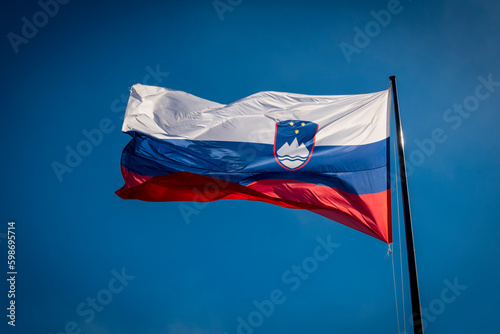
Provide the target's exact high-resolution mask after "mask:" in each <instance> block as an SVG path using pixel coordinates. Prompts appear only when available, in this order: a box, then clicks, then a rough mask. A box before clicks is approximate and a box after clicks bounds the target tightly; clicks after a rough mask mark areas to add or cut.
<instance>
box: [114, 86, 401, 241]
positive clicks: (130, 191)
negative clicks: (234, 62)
mask: <svg viewBox="0 0 500 334" xmlns="http://www.w3.org/2000/svg"><path fill="white" fill-rule="evenodd" d="M390 98H391V96H390V91H389V90H384V91H381V92H377V93H371V94H360V95H339V96H325V95H322V96H313V95H301V94H291V93H280V92H260V93H257V94H254V95H251V96H249V97H246V98H243V99H241V100H238V101H236V102H234V103H231V104H227V105H224V104H219V103H216V102H212V101H208V100H205V99H202V98H199V97H196V96H193V95H191V94H188V93H185V92H182V91H175V90H170V89H166V88H160V87H153V86H145V85H140V84H137V85H134V86H133V87H132V89H131V94H130V99H129V102H128V105H127V110H126V114H125V120H124V123H123V128H122V130H123V132H125V133H128V134H130V135H131V136H132V137H133V138H132V140H131V141H130V143H129V144H128V145H127V146H126V147H125V149H124V150H123V154H122V159H121V170H122V174H123V178H124V179H125V185H124V186H123V187H122V188H121V189H119V190H118V191H117V192H116V193H117V195H118V196H120V197H121V198H124V199H139V200H144V201H195V202H209V201H215V200H220V199H243V200H253V201H262V202H267V203H272V204H276V205H280V206H283V207H286V208H295V209H306V210H309V211H312V212H315V213H318V214H320V215H322V216H325V217H327V218H330V219H333V220H335V221H337V222H339V223H342V224H344V225H347V226H349V227H352V228H354V229H356V230H358V231H361V232H363V233H366V234H368V235H371V236H373V237H375V238H377V239H380V240H382V241H384V242H387V243H390V242H392V233H391V230H392V229H391V217H390V212H391V210H390V198H391V195H390V180H389V167H388V166H389V165H388V161H389V149H388V148H389V134H390V128H389V124H390V117H389V111H390Z"/></svg>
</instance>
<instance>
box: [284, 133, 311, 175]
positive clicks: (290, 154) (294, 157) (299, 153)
mask: <svg viewBox="0 0 500 334" xmlns="http://www.w3.org/2000/svg"><path fill="white" fill-rule="evenodd" d="M276 153H277V155H278V160H279V161H280V162H281V163H282V164H283V165H285V166H286V167H288V168H291V169H294V168H297V167H299V166H300V165H302V164H303V163H304V162H306V160H307V158H308V157H309V150H308V149H307V147H306V145H304V143H302V144H300V145H299V143H298V141H297V138H294V140H293V141H292V144H291V145H290V144H288V142H286V143H285V144H283V146H281V148H280V149H279V150H278V151H277V152H276Z"/></svg>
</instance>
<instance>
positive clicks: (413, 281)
mask: <svg viewBox="0 0 500 334" xmlns="http://www.w3.org/2000/svg"><path fill="white" fill-rule="evenodd" d="M389 79H391V85H392V98H393V100H394V117H395V122H396V132H397V138H398V158H399V159H398V160H399V174H400V175H399V177H400V181H401V197H402V199H403V212H404V218H405V235H406V254H407V257H408V273H409V278H410V294H411V309H412V314H413V317H412V318H413V330H414V333H415V334H423V333H424V329H423V328H422V313H421V311H420V295H419V292H418V279H417V263H416V261H415V246H414V245H413V229H412V227H411V215H410V199H409V196H408V183H407V179H406V163H405V152H404V147H403V130H402V129H401V118H400V117H399V103H398V90H397V87H396V77H395V76H394V75H393V76H390V77H389Z"/></svg>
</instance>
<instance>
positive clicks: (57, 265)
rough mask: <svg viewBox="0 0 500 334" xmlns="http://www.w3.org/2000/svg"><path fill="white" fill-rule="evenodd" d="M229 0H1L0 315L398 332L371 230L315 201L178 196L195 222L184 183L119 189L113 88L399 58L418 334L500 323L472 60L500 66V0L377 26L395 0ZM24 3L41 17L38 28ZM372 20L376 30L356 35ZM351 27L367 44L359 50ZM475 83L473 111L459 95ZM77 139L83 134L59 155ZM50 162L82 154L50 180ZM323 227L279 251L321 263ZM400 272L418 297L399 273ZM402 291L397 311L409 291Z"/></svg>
mask: <svg viewBox="0 0 500 334" xmlns="http://www.w3.org/2000/svg"><path fill="white" fill-rule="evenodd" d="M42 1H43V0H42ZM61 1H62V0H61ZM62 2H64V1H62ZM221 2H222V3H225V4H226V6H229V8H230V10H229V9H227V8H226V11H225V12H224V13H222V14H221V15H222V16H220V15H219V14H218V13H217V10H216V9H215V8H214V5H213V3H212V1H211V0H205V1H131V0H129V1H104V2H101V1H76V0H73V1H70V2H68V3H66V4H60V5H59V8H58V10H57V13H56V8H55V7H54V6H52V7H50V6H49V7H47V10H48V11H51V13H52V16H53V17H51V16H49V15H45V16H44V15H43V14H37V13H38V12H39V11H41V10H42V7H41V6H40V4H38V3H37V1H35V0H32V1H18V2H13V1H10V2H8V3H5V4H4V8H3V10H2V11H1V13H0V22H1V23H0V25H1V27H2V35H3V36H4V37H2V38H3V42H2V43H1V48H2V51H1V52H2V64H1V66H0V71H1V76H2V81H1V83H0V85H1V91H0V94H1V101H2V107H3V111H2V115H3V116H2V118H3V121H2V125H3V129H2V132H1V134H0V138H1V144H0V145H1V152H2V164H1V165H0V171H1V172H0V175H1V183H2V192H1V195H0V196H1V203H2V204H1V205H2V210H1V211H0V241H1V243H0V250H1V253H0V259H1V260H0V261H1V262H2V263H3V264H2V268H3V269H2V273H1V277H2V279H1V280H0V281H1V283H0V291H1V292H0V305H1V309H2V311H1V314H0V319H2V320H1V324H0V328H1V331H2V333H4V332H5V330H7V332H8V333H11V332H12V333H44V334H48V333H52V334H56V333H60V332H67V333H73V332H74V333H78V330H80V331H81V333H88V334H91V333H113V334H114V333H122V334H128V333H134V334H135V333H148V334H149V333H151V334H159V333H162V334H163V333H165V334H223V333H225V332H227V333H228V334H233V333H237V330H238V325H239V322H238V320H237V319H238V317H241V318H242V319H245V321H246V322H248V321H250V322H252V323H253V324H254V325H255V326H254V327H252V328H251V329H252V330H253V333H255V334H268V333H273V334H274V333H289V334H303V333H366V332H371V333H397V330H398V329H397V321H396V307H395V301H394V291H393V278H392V268H391V261H390V258H387V259H386V258H384V257H385V254H386V250H387V246H386V245H385V244H384V243H382V242H380V241H378V240H376V239H374V238H371V237H368V236H366V235H364V234H361V233H359V232H357V231H354V230H351V229H349V228H347V227H344V226H343V225H340V224H337V223H335V222H333V221H329V220H327V219H325V218H322V217H320V216H317V215H315V214H312V213H309V212H305V211H296V210H289V209H284V208H281V207H275V206H271V205H268V204H264V203H253V202H244V201H220V202H214V203H210V204H208V205H199V206H197V207H195V206H191V205H192V204H190V203H185V204H186V205H189V206H191V207H192V208H193V210H196V214H194V215H192V216H190V224H186V221H185V219H183V216H182V214H181V211H180V210H179V203H146V202H140V201H124V200H121V199H120V198H118V197H117V196H116V195H115V194H114V191H115V190H117V189H118V188H119V187H121V185H122V184H123V181H122V177H121V174H120V167H119V162H120V155H121V151H122V149H123V148H124V147H125V145H126V143H127V142H128V141H129V136H127V135H125V134H122V133H121V131H120V127H121V119H120V117H121V116H122V115H123V111H124V109H123V106H124V103H123V102H122V97H124V98H125V101H126V98H127V96H128V89H129V87H131V86H132V85H133V84H135V83H145V84H157V85H159V86H164V87H169V88H173V89H178V90H184V91H187V92H189V93H192V94H195V95H198V96H200V97H203V98H206V99H209V100H213V101H217V102H220V103H230V102H232V101H235V100H237V99H240V98H243V97H245V96H247V95H250V94H253V93H256V92H258V91H263V90H274V91H287V92H294V93H304V94H332V95H334V94H357V93H368V92H374V91H380V90H383V89H386V88H387V87H388V84H389V80H388V77H389V75H396V76H397V78H398V88H399V98H400V104H401V112H402V118H403V126H404V131H405V140H406V151H407V154H408V159H409V160H410V161H412V165H413V167H412V172H411V175H410V177H409V186H410V196H411V204H412V214H413V220H414V234H415V246H416V251H417V262H418V270H419V281H420V292H421V303H422V306H423V307H424V308H426V309H428V311H427V315H425V316H424V318H425V319H426V320H427V321H426V333H486V332H489V333H492V332H495V331H496V330H497V328H498V321H497V320H496V319H497V316H498V313H499V312H500V304H499V303H498V298H499V297H500V295H499V292H498V291H499V290H498V282H499V281H500V269H499V266H498V263H499V262H500V252H499V246H498V240H499V237H500V227H499V223H500V221H499V219H498V214H497V208H498V202H499V195H498V189H499V186H500V177H499V175H498V170H499V167H500V140H499V139H500V136H499V131H498V124H499V121H500V116H499V115H500V113H499V103H500V87H499V86H498V85H497V86H495V84H494V83H493V84H491V83H490V84H488V85H486V86H487V87H486V86H485V85H484V83H482V82H481V81H480V79H478V78H479V77H482V78H484V80H486V81H488V80H489V79H488V77H489V76H490V75H491V78H490V79H491V80H492V81H494V82H500V71H499V61H498V55H499V53H500V43H499V37H500V23H499V19H498V18H499V14H500V5H499V4H498V3H496V2H494V1H486V0H485V1H480V0H474V1H452V0H448V1H430V0H421V1H418V0H413V1H408V0H404V1H402V2H401V4H400V5H399V6H395V7H393V6H392V5H389V9H391V10H392V11H393V13H392V14H391V18H390V22H387V21H388V20H389V19H388V17H387V16H383V15H382V17H381V18H380V20H381V21H384V20H385V21H384V22H382V25H383V26H381V25H380V24H378V25H377V24H374V23H370V22H371V21H374V17H373V15H372V14H370V12H371V11H375V12H376V13H379V12H380V11H381V10H387V8H388V1H314V0H310V1H292V0H287V1H260V0H244V1H242V2H241V3H240V1H237V0H231V1H228V0H221ZM48 3H50V1H49V2H48ZM231 4H232V5H231ZM34 15H35V18H34V17H33V16H34ZM23 17H26V19H25V20H24V21H23ZM221 18H222V19H223V20H221ZM34 19H35V21H36V23H38V25H39V26H40V27H39V28H37V29H38V31H33V29H32V30H31V31H30V29H29V27H28V26H29V25H30V24H31V23H32V22H33V20H34ZM25 22H28V23H25ZM44 24H45V25H44ZM367 24H368V26H367ZM24 25H26V27H25V28H24V34H25V36H27V37H23V26H24ZM356 27H357V29H359V30H355V29H356ZM367 27H368V28H369V29H372V30H369V32H368V33H369V34H370V35H371V36H372V37H369V36H368V37H369V38H370V40H369V41H368V40H366V38H365V40H363V39H362V38H361V37H360V36H358V38H357V39H356V40H355V36H356V34H357V32H356V31H362V32H364V31H365V28H367ZM11 32H12V33H13V34H16V35H18V37H16V38H17V39H15V42H13V43H11V42H10V41H9V38H10V39H11V40H12V39H13V38H14V37H12V36H14V35H13V34H9V33H11ZM9 36H10V37H9ZM22 38H25V39H22ZM21 40H22V42H20V41H21ZM341 43H346V44H342V45H344V46H345V45H347V44H349V45H350V46H351V49H350V50H351V51H352V50H353V49H352V48H354V47H356V48H357V51H356V52H354V53H352V54H350V55H349V58H350V62H348V61H347V59H346V57H345V55H344V53H343V51H342V49H341V47H340V46H339V45H340V44H341ZM13 45H14V47H13ZM16 48H17V51H18V52H17V53H16V52H15V49H16ZM166 73H168V75H167V74H166ZM481 84H482V85H483V86H482V87H480V88H477V87H478V85H481ZM488 88H489V89H490V90H488ZM464 103H465V104H466V107H467V108H468V109H470V110H471V111H468V110H467V109H466V108H465V107H463V108H462V111H460V110H459V108H460V105H463V104H464ZM454 104H456V105H457V106H455V107H454ZM448 109H451V110H450V111H447V110H448ZM99 127H101V128H103V129H104V130H107V133H104V134H103V135H102V139H101V138H100V136H98V135H96V136H95V137H94V144H91V146H88V145H87V146H85V143H84V144H82V142H83V141H85V140H86V136H85V134H84V132H85V131H84V130H86V131H89V132H91V133H94V134H95V133H96V132H92V130H94V129H99ZM82 131H84V132H82ZM99 131H101V130H99ZM433 133H434V134H435V135H434V136H435V137H436V138H437V139H438V140H437V141H436V140H435V139H434V140H433V141H432V144H430V140H432V139H431V138H433ZM436 134H437V135H436ZM418 143H420V144H418ZM422 145H426V146H422ZM432 146H433V147H432ZM68 147H69V149H70V150H71V149H77V148H78V147H79V148H80V150H83V151H85V150H87V151H88V154H87V156H85V157H83V158H82V159H81V161H78V160H73V161H70V163H71V164H72V167H71V166H68V164H67V162H66V155H67V148H68ZM422 147H423V148H422ZM54 161H56V162H58V163H60V164H64V165H66V166H68V168H71V172H69V171H68V170H69V169H68V170H67V172H65V173H63V174H62V175H60V177H61V178H60V179H59V178H58V176H57V175H56V173H55V172H54V169H53V164H54ZM60 181H61V182H60ZM394 209H396V206H395V205H394ZM9 220H15V221H16V222H17V225H16V226H17V228H16V233H17V239H16V241H17V270H18V276H17V281H16V305H17V309H16V310H17V313H16V315H17V318H16V328H15V329H13V328H11V327H10V326H7V324H6V322H7V318H6V316H5V314H6V313H7V311H6V310H5V308H6V307H7V305H8V304H7V303H8V299H7V296H6V294H7V290H8V286H7V284H6V280H5V278H6V271H7V268H6V266H5V263H6V256H7V248H6V245H7V244H6V239H5V233H6V230H7V222H8V221H9ZM394 231H395V240H396V242H395V250H396V251H397V252H396V254H395V255H396V256H395V262H396V264H397V265H396V276H398V277H399V272H400V271H399V265H398V264H399V251H398V249H399V248H398V247H399V242H398V236H397V227H395V229H394ZM328 237H329V238H330V239H331V241H332V242H334V243H336V244H337V245H338V247H337V248H335V249H334V251H333V253H332V254H331V255H330V256H329V257H328V259H326V260H325V261H322V262H319V263H317V268H316V267H309V268H312V269H314V270H312V269H311V273H309V274H308V276H306V275H305V274H303V276H302V278H301V277H299V275H298V274H294V273H293V272H288V271H289V270H290V271H291V270H293V269H292V268H293V266H294V265H302V264H303V263H305V264H306V265H307V264H308V265H311V264H312V263H313V262H311V260H310V259H308V257H311V256H313V254H314V251H315V249H316V248H317V246H318V245H319V243H318V241H317V238H322V239H323V240H327V238H328ZM404 255H405V254H404V252H403V257H404ZM304 261H305V262H304ZM308 261H309V262H308ZM403 269H404V270H403V271H404V272H405V273H406V268H405V267H404V268H403ZM122 270H124V272H125V278H124V277H121V280H118V279H116V276H122ZM283 276H285V279H283V278H284V277H283ZM132 277H134V278H133V279H132ZM286 278H288V279H292V278H293V279H294V280H293V282H294V283H290V282H289V281H288V280H287V279H286ZM403 282H404V285H405V286H404V288H405V309H406V315H407V317H408V314H409V313H410V310H411V308H410V302H409V301H410V300H409V293H408V283H407V278H406V274H405V277H404V280H403ZM446 282H448V283H446ZM298 284H300V285H298ZM457 284H458V285H459V287H458V288H457V287H455V288H454V289H455V290H453V289H450V288H449V287H447V286H448V285H457ZM465 286H466V287H465ZM397 287H398V292H401V285H400V279H399V280H398V286H397ZM294 288H295V289H294ZM279 291H281V295H280V298H277V299H278V300H279V301H280V302H281V303H279V304H274V307H273V308H274V310H273V312H272V314H269V316H263V317H262V319H261V318H259V316H258V315H257V314H256V313H255V312H256V310H258V308H257V306H255V304H254V301H257V302H259V303H260V302H262V301H263V300H266V299H269V298H270V297H271V294H273V292H274V297H276V294H279ZM87 298H89V299H87ZM93 298H94V299H96V305H95V306H94V307H95V308H94V309H92V307H91V306H89V304H88V303H92V299H93ZM275 299H276V298H275ZM398 302H399V316H400V326H401V330H402V326H403V321H402V300H401V295H399V300H398ZM264 304H265V305H268V306H269V304H266V303H264ZM97 310H99V311H97ZM267 311H268V313H271V312H270V310H269V309H268V310H267ZM249 315H250V318H252V315H253V318H252V319H251V320H249V319H248V317H249ZM248 326H250V325H248ZM407 329H408V330H409V329H410V327H409V325H408V321H407ZM243 332H245V331H243ZM246 332H250V331H248V328H247V331H246Z"/></svg>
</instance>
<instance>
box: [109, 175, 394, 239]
mask: <svg viewBox="0 0 500 334" xmlns="http://www.w3.org/2000/svg"><path fill="white" fill-rule="evenodd" d="M122 173H123V176H124V178H125V181H126V185H125V186H123V187H122V188H121V189H119V190H118V191H117V192H116V194H117V195H118V196H120V197H121V198H123V199H140V200H143V201H150V202H171V201H192V202H211V201H217V200H221V199H241V200H250V201H261V202H266V203H271V204H275V205H279V206H282V207H286V208H293V209H305V210H309V211H312V212H315V213H317V214H320V215H322V216H325V217H327V218H329V219H332V220H335V221H337V222H339V223H341V224H344V225H346V226H349V227H351V228H353V229H356V230H358V231H360V232H363V233H366V234H368V235H370V236H373V237H374V238H377V239H379V240H382V241H384V242H386V243H391V242H392V227H391V217H390V211H389V208H388V205H387V203H390V196H391V194H390V189H389V190H386V191H383V192H380V193H375V194H363V195H356V194H350V193H347V192H344V191H340V190H338V189H335V188H331V187H327V186H322V185H316V184H311V183H306V182H301V181H295V180H283V179H271V180H261V181H257V182H254V183H251V184H249V185H247V186H243V185H240V184H237V183H233V182H229V181H225V180H221V179H216V178H212V177H209V176H204V175H199V174H193V173H189V172H179V173H174V174H169V175H163V176H155V177H146V176H142V175H138V174H134V173H131V172H129V171H127V170H126V169H125V168H123V167H122Z"/></svg>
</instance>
